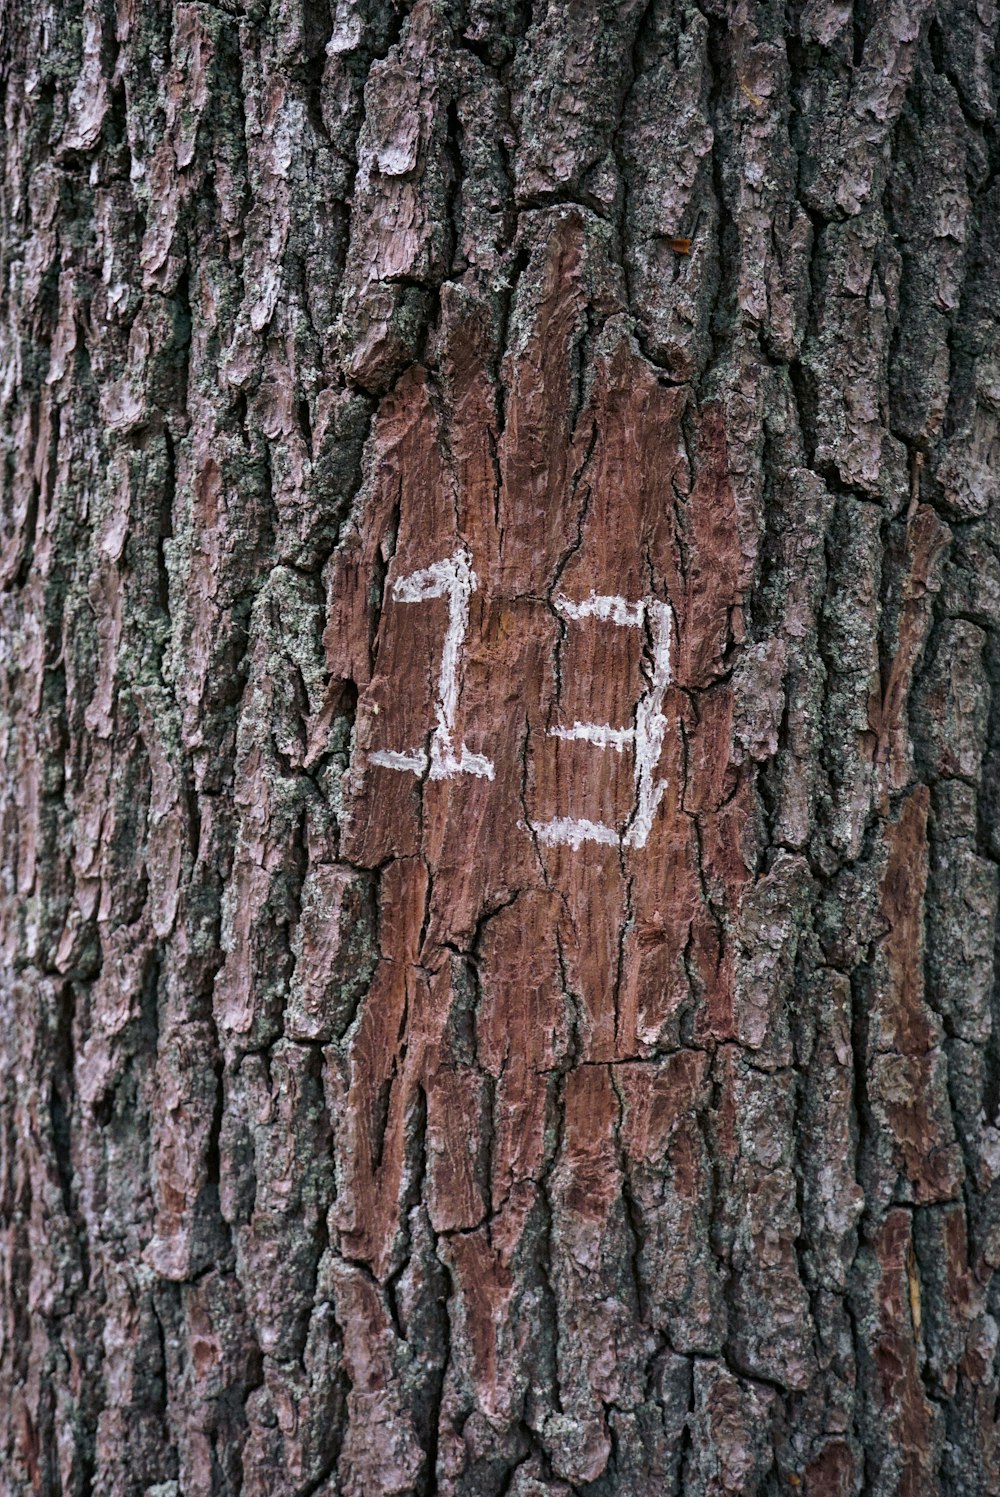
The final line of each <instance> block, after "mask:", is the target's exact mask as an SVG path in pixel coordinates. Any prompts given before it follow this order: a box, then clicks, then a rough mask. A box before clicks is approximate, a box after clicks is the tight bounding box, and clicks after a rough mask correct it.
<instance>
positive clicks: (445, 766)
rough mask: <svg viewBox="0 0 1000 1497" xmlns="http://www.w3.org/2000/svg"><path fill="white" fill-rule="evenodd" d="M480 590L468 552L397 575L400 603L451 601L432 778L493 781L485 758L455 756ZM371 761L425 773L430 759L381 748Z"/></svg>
mask: <svg viewBox="0 0 1000 1497" xmlns="http://www.w3.org/2000/svg"><path fill="white" fill-rule="evenodd" d="M477 586H478V578H477V577H476V574H475V572H474V571H473V570H472V559H471V557H470V556H469V553H468V552H467V551H464V550H458V551H456V552H455V553H454V555H453V556H449V557H448V558H447V560H445V561H435V562H433V563H432V565H431V566H429V567H424V568H422V570H421V571H419V572H410V573H409V574H408V575H407V576H406V577H397V578H396V581H395V583H394V585H393V589H392V596H393V598H394V599H395V600H396V602H397V603H424V602H427V601H428V600H429V599H431V598H447V599H448V628H447V631H446V633H445V636H444V648H443V649H442V651H441V669H440V672H439V674H438V700H437V727H436V728H435V729H434V732H433V734H432V735H431V747H430V760H429V762H430V778H431V779H432V780H447V779H449V778H450V777H451V776H452V775H456V774H474V775H480V776H485V778H486V779H488V780H492V778H493V773H494V771H493V763H492V761H491V760H489V759H487V758H484V756H483V755H482V754H471V753H470V752H469V750H468V749H467V748H466V746H465V744H464V743H463V744H462V745H461V747H460V748H459V750H458V753H457V754H456V752H455V741H454V734H455V714H456V711H457V710H458V661H459V655H460V653H461V649H462V643H463V641H464V639H465V636H466V634H467V633H468V629H469V598H470V597H471V595H472V594H473V593H474V592H475V590H476V588H477ZM369 763H371V764H381V765H383V766H384V768H386V769H408V770H410V771H411V773H413V774H423V773H424V772H425V771H426V769H427V767H428V755H427V752H426V750H424V749H423V748H415V749H408V750H406V751H405V752H403V753H396V752H395V751H394V750H393V749H379V750H378V751H377V752H376V753H374V754H371V755H370V756H369Z"/></svg>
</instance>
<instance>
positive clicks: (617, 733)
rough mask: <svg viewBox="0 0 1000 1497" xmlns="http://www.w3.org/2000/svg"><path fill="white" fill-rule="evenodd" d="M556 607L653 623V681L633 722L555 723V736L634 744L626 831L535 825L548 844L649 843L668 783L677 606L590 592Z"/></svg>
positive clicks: (599, 824) (571, 613)
mask: <svg viewBox="0 0 1000 1497" xmlns="http://www.w3.org/2000/svg"><path fill="white" fill-rule="evenodd" d="M555 608H556V612H557V613H559V614H561V615H562V617H563V618H567V619H586V618H593V619H602V620H605V621H606V622H608V623H611V624H617V625H619V626H620V627H621V628H625V629H643V630H645V629H646V627H647V622H648V628H649V643H650V646H651V648H650V649H649V650H648V652H647V656H646V660H645V662H644V671H645V675H646V679H647V681H648V683H649V685H648V689H647V690H646V691H645V692H644V693H643V695H642V696H641V698H640V699H639V702H638V704H637V706H636V709H635V724H634V726H633V727H631V728H614V727H612V726H611V724H610V723H581V722H576V723H574V724H573V726H572V727H571V728H550V729H549V736H550V737H551V738H576V739H583V740H585V741H586V742H587V743H592V744H593V745H594V747H595V748H600V749H607V748H613V749H614V750H615V751H616V752H617V753H619V754H620V753H621V751H622V749H623V748H624V747H625V745H626V744H631V745H632V746H633V747H634V749H635V808H634V809H633V811H632V815H631V817H630V818H629V823H628V826H627V827H626V829H625V832H624V834H620V833H619V832H618V830H617V829H616V828H615V827H613V826H609V825H608V823H607V822H605V821H585V820H583V819H582V818H580V819H578V818H577V817H575V816H560V817H557V818H556V820H554V821H543V822H541V823H539V824H538V825H537V826H533V827H532V830H533V832H534V833H535V836H536V837H537V838H538V840H539V842H541V843H543V844H545V845H547V846H550V847H551V846H560V845H562V846H567V847H572V848H577V847H579V846H580V845H581V844H582V843H584V842H604V843H609V844H614V843H619V842H620V843H622V844H623V845H624V846H625V847H645V845H646V842H647V841H648V839H649V834H650V831H651V830H652V826H653V817H654V816H655V815H656V808H657V807H658V805H659V804H660V801H661V800H662V798H663V792H664V791H665V790H666V788H667V782H666V780H664V779H655V778H654V771H655V769H656V766H657V764H658V762H659V758H660V750H661V749H662V748H663V738H664V735H665V733H666V730H667V719H666V717H665V716H664V715H663V698H664V696H665V694H666V690H667V687H668V686H669V684H670V630H671V626H672V623H673V610H672V609H671V607H670V604H669V603H660V602H657V600H656V599H655V598H644V599H642V600H641V601H640V602H638V603H629V602H627V601H626V600H625V599H624V598H618V597H614V596H609V595H607V594H601V593H591V595H590V597H589V598H587V599H585V601H584V602H582V603H574V602H573V601H572V599H570V598H566V597H563V596H562V595H561V594H560V596H559V597H557V598H556V600H555Z"/></svg>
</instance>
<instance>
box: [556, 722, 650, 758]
mask: <svg viewBox="0 0 1000 1497" xmlns="http://www.w3.org/2000/svg"><path fill="white" fill-rule="evenodd" d="M549 737H550V738H582V739H583V740H584V742H586V743H593V744H596V745H597V747H598V748H613V749H617V750H618V752H619V753H621V751H622V749H623V748H627V747H628V745H629V744H630V743H634V742H635V729H634V728H613V727H612V726H611V724H610V723H579V722H578V723H574V724H573V726H572V727H571V728H550V729H549Z"/></svg>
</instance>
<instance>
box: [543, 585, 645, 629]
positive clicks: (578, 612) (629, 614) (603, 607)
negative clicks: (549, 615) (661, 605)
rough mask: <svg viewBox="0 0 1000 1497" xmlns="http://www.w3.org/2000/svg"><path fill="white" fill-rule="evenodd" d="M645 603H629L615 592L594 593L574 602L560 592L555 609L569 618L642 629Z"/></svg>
mask: <svg viewBox="0 0 1000 1497" xmlns="http://www.w3.org/2000/svg"><path fill="white" fill-rule="evenodd" d="M645 608H646V605H645V603H629V602H627V601H626V600H625V599H624V598H619V597H618V596H617V595H615V594H614V593H594V592H592V593H591V595H590V597H589V598H584V600H583V602H582V603H574V602H573V600H572V598H567V597H566V596H565V594H564V593H560V594H559V596H558V597H557V598H556V600H555V610H556V612H557V613H561V614H562V615H563V617H564V618H567V619H601V620H602V621H603V622H604V623H606V624H608V623H610V624H618V625H619V626H620V627H621V628H623V629H641V628H642V625H643V620H644V618H645Z"/></svg>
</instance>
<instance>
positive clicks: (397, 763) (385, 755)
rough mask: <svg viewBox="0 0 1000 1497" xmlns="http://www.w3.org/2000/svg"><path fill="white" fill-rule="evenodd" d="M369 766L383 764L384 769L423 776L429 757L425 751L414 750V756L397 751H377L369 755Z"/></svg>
mask: <svg viewBox="0 0 1000 1497" xmlns="http://www.w3.org/2000/svg"><path fill="white" fill-rule="evenodd" d="M368 763H369V764H381V766H382V768H383V769H408V770H410V771H411V772H412V773H413V774H423V772H424V770H425V769H426V768H427V755H426V754H425V753H424V751H423V749H414V750H413V753H412V754H398V753H397V752H396V750H395V749H376V750H375V752H374V754H369V755H368Z"/></svg>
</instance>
